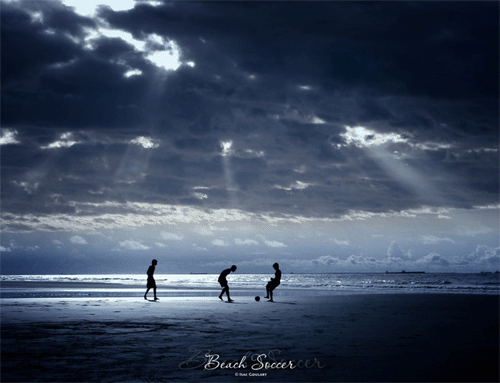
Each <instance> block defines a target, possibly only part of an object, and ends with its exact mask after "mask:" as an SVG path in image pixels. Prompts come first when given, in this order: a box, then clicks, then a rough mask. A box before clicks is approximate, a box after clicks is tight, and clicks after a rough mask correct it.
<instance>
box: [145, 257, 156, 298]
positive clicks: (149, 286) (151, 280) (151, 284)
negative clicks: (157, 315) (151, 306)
mask: <svg viewBox="0 0 500 383" xmlns="http://www.w3.org/2000/svg"><path fill="white" fill-rule="evenodd" d="M157 264H158V261H157V260H156V259H153V261H152V262H151V266H149V269H148V271H147V274H148V283H147V285H146V288H147V290H146V294H144V299H146V300H147V299H148V298H147V295H148V292H149V290H151V289H153V292H154V296H155V301H158V300H159V299H158V298H157V297H156V281H155V278H154V276H153V275H154V273H155V266H156V265H157Z"/></svg>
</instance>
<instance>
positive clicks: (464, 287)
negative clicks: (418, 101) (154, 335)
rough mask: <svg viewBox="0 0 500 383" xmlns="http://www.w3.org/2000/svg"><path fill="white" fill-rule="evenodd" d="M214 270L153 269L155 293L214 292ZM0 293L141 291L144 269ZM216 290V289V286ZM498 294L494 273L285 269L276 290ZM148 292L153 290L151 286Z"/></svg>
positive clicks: (253, 281)
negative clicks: (174, 271)
mask: <svg viewBox="0 0 500 383" xmlns="http://www.w3.org/2000/svg"><path fill="white" fill-rule="evenodd" d="M271 276H272V274H238V273H234V274H231V275H230V276H229V277H228V281H229V287H230V289H231V295H232V296H238V295H240V296H241V295H264V293H265V285H266V283H267V282H268V281H269V279H270V277H271ZM217 277H218V274H157V275H155V280H156V284H157V286H158V296H159V297H161V296H183V295H186V296H211V295H214V296H216V295H217V294H218V291H219V290H220V286H219V284H218V282H217ZM0 282H1V297H2V298H22V297H79V296H106V297H109V296H141V295H143V294H144V291H145V286H146V275H144V274H106V275H105V274H103V275H101V274H92V275H88V274H87V275H2V276H1V280H0ZM216 291H217V292H216ZM395 292H397V293H453V294H484V295H498V294H500V274H499V273H409V272H406V273H404V272H402V273H345V274H344V273H338V274H284V275H283V276H282V280H281V285H280V286H279V287H278V288H277V289H276V291H275V294H277V295H280V294H281V295H333V294H347V293H395ZM151 293H152V292H151Z"/></svg>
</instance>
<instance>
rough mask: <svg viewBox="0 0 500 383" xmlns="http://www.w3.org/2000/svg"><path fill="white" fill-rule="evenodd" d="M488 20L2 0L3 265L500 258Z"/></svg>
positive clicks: (491, 261) (124, 267)
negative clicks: (155, 260) (154, 261)
mask: <svg viewBox="0 0 500 383" xmlns="http://www.w3.org/2000/svg"><path fill="white" fill-rule="evenodd" d="M498 15H499V3H498V2H496V1H492V2H484V1H472V2H464V1H447V2H433V1H425V2H416V1H406V2H367V1H362V2H354V1H352V2H351V1H338V2H337V1H331V2H316V1H304V2H212V1H210V2H196V1H193V2H191V1H189V2H163V1H124V0H119V1H107V2H106V1H89V0H85V1H83V0H82V1H76V0H62V1H59V0H53V1H19V0H2V2H1V36H2V39H1V67H2V71H1V112H2V113H1V130H2V134H1V138H0V149H1V215H2V220H1V230H2V233H1V239H0V250H1V267H2V274H80V273H83V274H90V273H145V271H146V270H147V267H148V265H149V264H150V263H151V259H153V258H156V259H157V260H158V266H157V273H162V274H165V273H189V272H193V273H203V272H207V273H218V272H220V271H221V270H222V269H224V268H226V267H229V266H231V265H232V264H236V265H237V266H238V272H240V273H273V272H274V270H273V269H272V264H273V263H274V262H279V263H280V265H281V269H282V271H283V273H285V274H286V273H291V272H294V273H300V272H302V273H308V272H331V273H337V272H385V271H386V270H388V271H400V270H406V271H426V272H479V271H496V270H498V269H499V268H500V265H499V263H500V258H499V257H500V248H499V209H500V203H499V153H498V151H499V72H498V68H499V17H498Z"/></svg>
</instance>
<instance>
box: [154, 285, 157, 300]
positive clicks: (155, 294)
mask: <svg viewBox="0 0 500 383" xmlns="http://www.w3.org/2000/svg"><path fill="white" fill-rule="evenodd" d="M153 292H154V295H155V301H157V300H158V298H157V297H156V285H154V287H153Z"/></svg>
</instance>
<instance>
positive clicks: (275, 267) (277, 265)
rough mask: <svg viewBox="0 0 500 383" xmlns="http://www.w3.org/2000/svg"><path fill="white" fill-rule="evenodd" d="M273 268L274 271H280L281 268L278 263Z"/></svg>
mask: <svg viewBox="0 0 500 383" xmlns="http://www.w3.org/2000/svg"><path fill="white" fill-rule="evenodd" d="M273 267H274V270H278V269H279V268H280V265H279V264H278V262H276V263H275V264H274V265H273Z"/></svg>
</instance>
